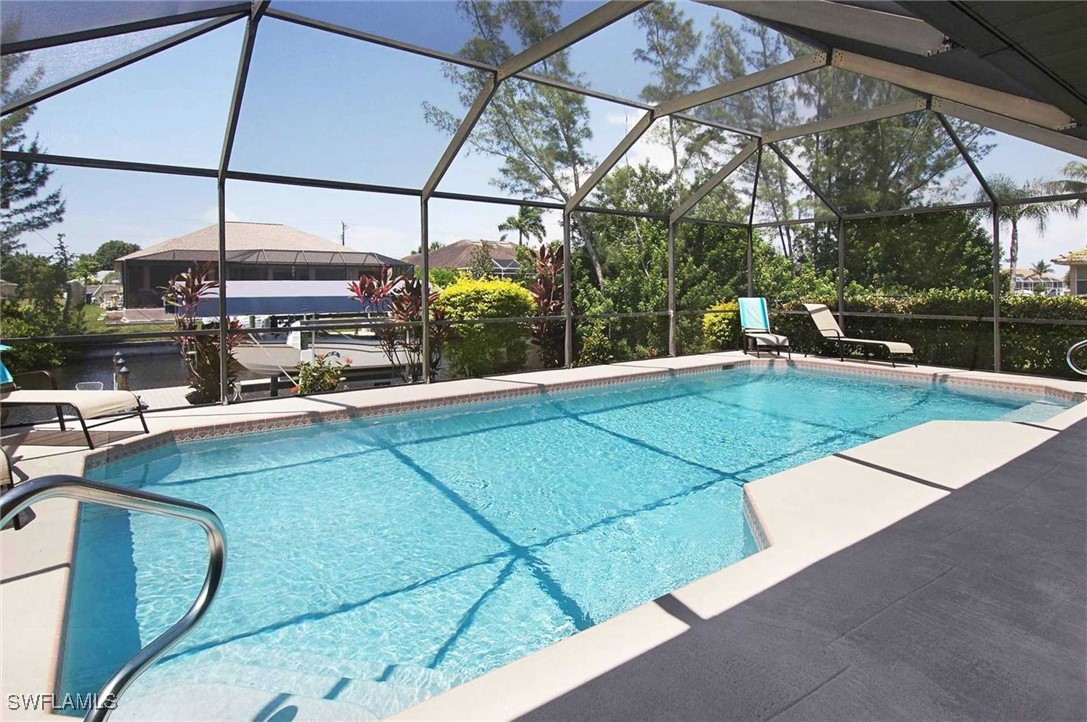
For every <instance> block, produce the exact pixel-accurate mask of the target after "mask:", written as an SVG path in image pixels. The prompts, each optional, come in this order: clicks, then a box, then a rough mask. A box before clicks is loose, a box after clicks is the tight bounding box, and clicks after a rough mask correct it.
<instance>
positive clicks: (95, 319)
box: [83, 303, 174, 333]
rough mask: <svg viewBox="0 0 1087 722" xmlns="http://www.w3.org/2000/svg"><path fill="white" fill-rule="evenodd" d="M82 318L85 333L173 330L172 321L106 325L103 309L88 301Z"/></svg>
mask: <svg viewBox="0 0 1087 722" xmlns="http://www.w3.org/2000/svg"><path fill="white" fill-rule="evenodd" d="M83 320H84V321H85V322H86V324H87V333H149V332H151V331H167V332H169V331H173V330H174V325H173V324H172V323H169V324H166V323H118V324H114V325H112V326H107V325H106V311H105V309H103V308H102V307H101V306H95V305H92V304H89V303H88V304H87V305H85V306H83Z"/></svg>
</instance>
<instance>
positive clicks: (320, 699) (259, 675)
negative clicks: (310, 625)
mask: <svg viewBox="0 0 1087 722" xmlns="http://www.w3.org/2000/svg"><path fill="white" fill-rule="evenodd" d="M276 655H277V656H278V657H280V659H283V661H284V662H285V663H286V664H289V665H290V666H291V667H292V668H293V669H287V668H284V667H280V666H277V667H270V666H269V667H265V666H261V665H260V664H259V663H246V662H233V661H219V662H209V663H204V664H201V665H199V666H198V667H190V666H186V667H180V666H178V665H175V664H169V663H167V664H164V665H161V666H159V667H155V668H153V669H152V670H150V671H149V672H148V673H147V675H146V676H145V677H144V679H142V680H141V681H140V683H139V685H137V687H135V688H133V690H132V693H131V694H132V698H133V699H136V698H140V699H142V698H143V697H145V696H146V697H147V698H148V699H149V700H152V701H153V700H157V699H158V698H159V696H160V694H164V693H165V694H167V695H170V696H171V698H172V694H173V693H172V692H171V690H174V689H184V688H193V687H200V686H203V685H205V684H208V685H210V686H215V687H222V688H224V689H228V690H248V693H247V694H246V695H244V698H245V699H246V700H248V699H249V698H251V697H254V695H255V696H256V698H259V699H263V700H264V702H265V704H270V703H271V702H272V701H274V700H276V699H279V698H290V699H296V700H303V701H306V708H307V709H308V708H310V707H314V706H316V707H321V703H335V704H336V705H338V706H344V705H347V706H350V707H353V708H355V710H356V711H355V714H356V716H355V717H351V718H350V719H352V720H354V719H380V718H382V717H387V716H389V715H391V714H393V713H395V712H398V711H399V710H402V709H406V708H407V707H410V706H412V705H414V704H417V703H418V702H421V701H423V700H425V699H427V698H429V697H432V696H433V695H435V694H437V693H439V692H442V691H444V690H446V689H449V688H450V687H452V686H455V684H456V683H457V680H455V679H453V678H452V677H451V676H450V675H447V674H443V673H442V672H439V671H436V670H432V669H428V668H425V667H420V666H416V665H385V664H380V663H376V662H356V661H351V660H332V659H328V658H325V657H321V656H318V655H308V654H306V653H304V652H301V653H300V652H291V653H290V654H289V655H283V653H282V651H281V650H276ZM300 670H305V671H300ZM205 696H206V695H205ZM196 699H197V700H200V701H201V702H202V698H200V697H197V698H196ZM216 699H217V700H218V697H217V698H216ZM188 704H189V706H191V705H192V704H193V703H192V702H191V701H190V702H189V703H188ZM245 704H250V703H249V702H248V701H246V702H245ZM159 706H164V707H172V706H173V703H172V702H171V701H169V699H168V700H164V701H161V702H156V703H155V705H154V706H151V707H147V706H141V709H158V707H159ZM298 706H299V709H302V705H298ZM261 709H263V707H261ZM322 709H323V708H322ZM194 714H195V711H194ZM182 718H183V717H182ZM230 718H231V719H234V718H235V717H234V716H231V717H230ZM132 719H137V718H135V717H134V718H132ZM244 719H254V718H253V717H252V716H249V717H244ZM300 719H303V717H300ZM314 719H325V718H324V717H320V716H315V717H314Z"/></svg>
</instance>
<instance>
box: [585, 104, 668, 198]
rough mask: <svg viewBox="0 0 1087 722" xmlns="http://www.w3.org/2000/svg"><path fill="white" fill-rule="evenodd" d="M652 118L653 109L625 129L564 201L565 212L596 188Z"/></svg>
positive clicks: (650, 123) (641, 133) (647, 128)
mask: <svg viewBox="0 0 1087 722" xmlns="http://www.w3.org/2000/svg"><path fill="white" fill-rule="evenodd" d="M653 120H654V115H653V111H649V112H647V113H646V114H645V115H643V116H642V117H641V119H640V120H639V121H638V122H637V123H635V124H634V127H632V128H631V129H630V130H629V131H627V134H626V135H625V136H623V139H622V140H621V141H619V144H618V145H617V146H615V148H614V149H613V150H612V151H611V153H608V157H607V158H605V159H604V160H603V162H601V163H600V165H598V166H597V167H596V170H594V171H593V172H592V175H590V176H589V177H588V178H586V179H585V182H584V183H582V184H581V187H580V188H578V189H577V190H576V191H574V194H573V195H571V196H570V198H569V199H568V200H567V201H566V211H567V212H570V211H572V210H574V209H575V208H577V207H578V206H579V205H581V203H582V201H584V200H585V198H586V197H588V195H589V194H590V193H592V192H593V189H594V188H596V186H597V184H598V183H600V181H602V180H604V176H606V175H607V174H608V173H609V172H611V169H612V168H614V167H615V164H616V163H618V162H619V161H620V160H622V158H623V156H624V155H626V153H627V151H628V150H630V149H631V148H632V147H634V144H635V143H637V142H638V139H639V138H641V137H642V136H643V135H645V132H646V131H647V130H649V128H650V126H652V125H653Z"/></svg>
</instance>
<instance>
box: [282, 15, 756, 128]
mask: <svg viewBox="0 0 1087 722" xmlns="http://www.w3.org/2000/svg"><path fill="white" fill-rule="evenodd" d="M265 15H266V16H267V17H272V18H276V19H277V20H283V21H285V22H289V23H294V24H296V25H302V26H304V27H308V28H312V29H314V30H322V31H325V32H329V33H333V34H336V35H341V36H343V37H348V38H352V39H354V40H361V41H363V42H366V43H372V44H374V45H380V46H382V47H385V48H390V49H392V50H400V51H403V52H406V53H412V54H414V55H421V56H423V57H427V58H431V59H434V60H440V61H442V62H444V63H451V64H453V65H461V66H464V67H466V68H473V69H475V70H484V71H489V72H492V73H497V72H498V68H499V66H497V65H494V64H492V63H485V62H482V61H479V60H473V59H471V58H466V57H463V56H460V55H454V54H452V53H445V52H442V51H440V50H434V49H433V48H424V47H422V46H419V45H413V44H412V43H406V42H404V41H402V40H396V39H395V38H388V37H385V36H383V35H374V34H373V33H367V32H363V31H361V30H355V29H354V28H348V27H345V26H343V25H337V24H335V23H330V22H326V21H324V20H316V19H314V18H308V17H304V16H302V15H296V14H295V13H290V12H287V11H285V10H280V9H277V8H269V9H268V11H267V13H265ZM514 77H517V78H519V79H521V80H526V81H528V82H531V83H536V84H538V85H546V86H548V87H550V88H556V89H558V90H567V91H570V92H571V93H578V94H579V95H584V96H585V97H587V98H596V99H597V100H605V101H607V102H609V103H617V104H619V105H625V106H627V107H628V108H637V109H638V110H653V106H652V105H651V104H649V103H645V102H642V101H640V100H632V99H630V98H623V97H620V96H618V95H612V94H610V93H605V92H602V91H600V90H596V89H593V88H586V87H584V86H581V85H576V84H574V83H568V82H566V81H565V80H560V79H558V78H552V77H549V76H545V75H539V74H537V73H530V72H527V71H521V72H519V73H517V74H516V75H515V76H514ZM675 117H676V118H679V119H680V120H685V121H688V122H690V123H697V124H699V125H704V126H707V127H710V128H719V129H721V130H727V131H729V132H730V133H739V134H740V135H746V136H748V137H751V138H757V137H759V134H758V133H756V132H755V131H753V130H748V129H746V128H734V127H732V126H730V125H728V124H726V123H719V122H717V121H713V120H708V119H706V118H697V117H695V116H693V115H687V114H685V113H677V114H676V115H675Z"/></svg>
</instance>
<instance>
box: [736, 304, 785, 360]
mask: <svg viewBox="0 0 1087 722" xmlns="http://www.w3.org/2000/svg"><path fill="white" fill-rule="evenodd" d="M739 306H740V331H741V332H743V347H742V348H743V352H744V353H747V342H748V340H750V341H751V345H752V346H754V350H755V356H757V357H759V358H761V357H762V354H761V353H760V352H759V349H760V348H769V349H773V350H775V351H781V349H785V350H786V351H787V352H788V353H789V358H792V357H793V352H792V349H791V348H789V337H788V336H782V335H781V334H779V333H772V332H771V330H770V312H769V311H768V310H767V309H766V299H765V298H762V297H755V298H741V299H740V300H739Z"/></svg>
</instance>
